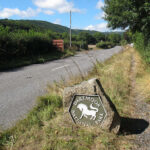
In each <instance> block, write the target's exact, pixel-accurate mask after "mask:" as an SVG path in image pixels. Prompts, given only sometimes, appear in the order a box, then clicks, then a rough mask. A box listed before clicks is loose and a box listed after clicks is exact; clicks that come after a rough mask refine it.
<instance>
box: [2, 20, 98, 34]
mask: <svg viewBox="0 0 150 150" xmlns="http://www.w3.org/2000/svg"><path fill="white" fill-rule="evenodd" d="M0 25H3V26H9V27H10V28H11V29H12V30H16V29H23V30H30V29H34V30H36V31H39V30H40V31H45V30H51V31H53V32H59V33H63V32H68V31H69V28H68V27H65V26H62V25H58V24H54V23H50V22H47V21H41V20H8V19H1V20H0ZM83 31H86V32H88V33H90V34H94V33H96V32H97V31H88V30H78V29H72V33H73V34H78V33H80V32H83Z"/></svg>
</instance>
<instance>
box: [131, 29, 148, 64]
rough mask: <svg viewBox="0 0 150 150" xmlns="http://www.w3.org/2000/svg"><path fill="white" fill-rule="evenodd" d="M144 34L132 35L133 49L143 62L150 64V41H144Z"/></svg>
mask: <svg viewBox="0 0 150 150" xmlns="http://www.w3.org/2000/svg"><path fill="white" fill-rule="evenodd" d="M144 39H145V38H144V34H142V33H139V32H137V33H136V34H135V35H134V43H135V48H136V49H137V50H138V51H139V52H140V54H141V55H142V57H143V59H144V61H145V62H146V63H148V64H150V39H149V40H148V41H145V40H144Z"/></svg>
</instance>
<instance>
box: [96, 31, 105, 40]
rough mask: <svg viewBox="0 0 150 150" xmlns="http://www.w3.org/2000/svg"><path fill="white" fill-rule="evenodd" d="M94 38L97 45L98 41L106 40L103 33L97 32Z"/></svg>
mask: <svg viewBox="0 0 150 150" xmlns="http://www.w3.org/2000/svg"><path fill="white" fill-rule="evenodd" d="M94 37H95V39H96V43H98V42H99V41H105V40H106V36H105V34H104V33H100V32H97V33H95V34H94Z"/></svg>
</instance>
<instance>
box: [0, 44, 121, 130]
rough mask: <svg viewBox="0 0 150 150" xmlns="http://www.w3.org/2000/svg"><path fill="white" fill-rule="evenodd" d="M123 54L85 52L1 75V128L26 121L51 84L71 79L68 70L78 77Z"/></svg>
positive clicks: (117, 48) (116, 50) (110, 51)
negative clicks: (24, 119)
mask: <svg viewBox="0 0 150 150" xmlns="http://www.w3.org/2000/svg"><path fill="white" fill-rule="evenodd" d="M121 50H122V47H120V46H116V47H115V48H112V49H108V50H95V51H88V52H86V53H83V52H82V53H79V54H77V55H75V56H73V57H68V58H65V59H60V60H55V61H51V62H47V63H44V64H34V65H30V66H26V67H22V68H19V69H14V70H11V71H6V72H0V127H1V128H2V129H6V128H9V127H11V126H12V125H14V124H15V122H16V121H17V120H19V119H21V118H23V117H25V114H27V112H29V110H31V109H32V107H33V106H34V105H35V101H36V98H37V96H40V95H43V94H44V93H45V92H46V85H47V84H48V83H53V82H54V81H59V80H61V79H62V78H65V79H68V78H69V75H68V71H67V70H69V71H71V72H72V73H73V74H74V75H76V74H79V69H78V67H80V69H81V70H82V73H87V72H88V71H89V70H90V69H91V68H92V66H93V62H96V59H97V60H98V61H100V62H102V61H104V60H106V59H108V58H110V57H111V56H112V55H114V54H115V53H118V52H120V51H121ZM76 64H78V67H77V65H76Z"/></svg>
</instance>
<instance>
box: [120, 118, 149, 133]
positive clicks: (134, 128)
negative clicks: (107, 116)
mask: <svg viewBox="0 0 150 150" xmlns="http://www.w3.org/2000/svg"><path fill="white" fill-rule="evenodd" d="M148 126H149V122H147V121H146V120H144V119H133V118H124V117H121V127H120V134H125V135H130V134H141V133H142V132H144V131H145V129H146V128H147V127H148Z"/></svg>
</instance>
